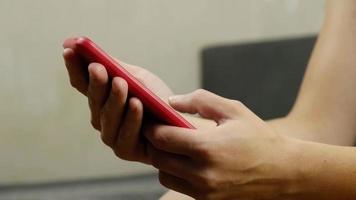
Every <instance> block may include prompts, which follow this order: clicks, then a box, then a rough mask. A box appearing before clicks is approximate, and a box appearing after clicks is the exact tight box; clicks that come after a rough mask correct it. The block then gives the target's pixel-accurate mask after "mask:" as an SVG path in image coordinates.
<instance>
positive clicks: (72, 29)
mask: <svg viewBox="0 0 356 200" xmlns="http://www.w3.org/2000/svg"><path fill="white" fill-rule="evenodd" d="M323 8H324V1H323V0H313V1H306V0H304V1H301V0H288V1H286V0H224V1H208V0H195V1H191V0H179V1H167V0H151V1H147V0H130V1H128V0H76V1H72V0H61V1H58V0H31V1H20V0H0V27H1V28H0V30H1V31H0V76H1V79H0V91H1V92H0V102H1V105H0V134H1V137H0V185H3V186H6V185H23V184H33V183H47V182H58V181H71V180H86V179H96V178H103V177H120V176H129V175H137V174H147V173H151V172H153V171H154V170H153V169H152V168H150V167H148V166H144V165H141V164H138V163H130V162H126V161H122V160H119V159H117V158H116V157H115V156H114V155H113V153H112V151H111V150H109V149H108V148H107V147H105V146H104V145H103V144H102V143H101V141H100V140H99V135H98V133H96V132H95V131H94V130H93V129H92V128H91V126H90V123H89V112H88V109H87V100H86V99H85V98H84V97H83V96H81V95H80V94H78V93H77V92H76V91H75V90H73V89H72V88H71V87H70V85H69V81H68V77H67V75H66V70H65V67H64V65H63V61H62V57H61V54H62V46H61V45H62V41H63V40H64V39H65V38H67V37H70V36H78V35H87V36H90V37H91V38H92V39H93V40H94V41H96V42H97V43H99V44H100V45H101V46H102V47H103V48H104V49H106V50H107V51H108V52H110V53H111V54H112V55H113V56H115V57H117V58H119V59H121V60H123V61H125V62H128V63H132V64H135V65H139V66H143V67H145V68H147V69H148V70H150V71H152V72H154V73H155V74H157V75H158V76H160V77H161V78H162V79H163V80H164V81H166V82H167V83H168V85H169V86H171V88H172V89H173V90H174V91H175V92H176V93H184V92H190V91H192V90H194V89H196V88H199V87H201V80H202V74H201V63H200V55H201V50H202V49H203V48H205V47H208V46H211V45H222V44H230V43H234V44H236V43H245V42H253V41H260V40H268V39H279V38H289V37H299V36H304V35H310V34H316V33H317V32H318V30H319V28H320V26H321V23H322V19H323Z"/></svg>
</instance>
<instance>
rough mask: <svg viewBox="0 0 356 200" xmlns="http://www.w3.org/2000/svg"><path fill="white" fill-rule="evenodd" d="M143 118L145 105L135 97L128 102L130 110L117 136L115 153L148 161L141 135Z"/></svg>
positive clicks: (131, 158) (122, 156)
mask: <svg viewBox="0 0 356 200" xmlns="http://www.w3.org/2000/svg"><path fill="white" fill-rule="evenodd" d="M142 118H143V105H142V103H141V101H140V100H138V99H137V98H134V97H133V98H131V99H130V100H129V102H128V110H127V113H126V116H125V119H124V121H123V123H122V125H121V127H120V130H119V132H118V137H117V138H116V143H115V153H116V155H117V156H119V157H121V158H124V159H125V158H126V159H127V158H129V160H136V161H141V162H145V163H147V162H148V161H147V156H146V154H145V153H146V152H145V151H146V149H145V146H144V144H143V141H142V138H141V137H140V131H141V126H142Z"/></svg>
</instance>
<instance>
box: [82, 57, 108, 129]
mask: <svg viewBox="0 0 356 200" xmlns="http://www.w3.org/2000/svg"><path fill="white" fill-rule="evenodd" d="M88 71H89V86H88V93H87V96H88V100H89V107H90V111H91V123H92V125H93V127H94V128H95V129H97V130H101V126H100V110H101V108H102V107H103V105H104V103H105V101H106V98H107V95H108V90H109V85H108V81H109V78H108V74H107V72H106V70H105V67H104V66H102V65H101V64H98V63H91V64H90V65H89V67H88Z"/></svg>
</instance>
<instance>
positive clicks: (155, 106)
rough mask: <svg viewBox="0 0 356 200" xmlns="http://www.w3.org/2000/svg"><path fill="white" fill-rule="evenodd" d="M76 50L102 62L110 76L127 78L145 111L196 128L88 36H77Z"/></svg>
mask: <svg viewBox="0 0 356 200" xmlns="http://www.w3.org/2000/svg"><path fill="white" fill-rule="evenodd" d="M73 48H74V51H75V52H76V53H78V54H80V55H81V56H82V57H83V58H84V59H86V60H87V61H88V62H96V63H100V64H102V65H103V66H104V67H105V68H106V70H107V72H108V75H109V76H110V77H117V76H118V77H121V78H123V79H124V80H126V82H127V85H128V92H129V95H130V96H133V97H137V98H138V99H140V100H141V102H142V104H143V106H144V109H145V111H149V113H150V114H153V116H154V117H155V118H157V119H158V120H160V121H161V122H163V123H165V124H167V125H172V126H177V127H182V128H190V129H194V126H193V125H192V124H190V123H189V122H188V121H187V120H186V119H184V118H183V117H182V116H181V115H180V114H179V113H177V112H176V111H175V110H174V109H173V108H172V107H170V106H169V105H168V104H166V103H165V102H164V101H163V100H161V99H160V98H159V97H158V96H157V95H155V94H154V93H153V92H152V91H150V90H149V89H148V88H146V87H145V86H144V85H143V84H142V83H141V82H140V81H138V80H137V79H136V78H135V77H134V76H133V75H132V74H130V73H129V72H128V71H127V70H126V69H125V68H124V67H122V66H121V65H120V64H119V63H118V62H116V61H115V59H113V58H112V57H110V56H109V55H108V54H107V53H105V52H104V51H103V50H102V49H101V48H100V47H99V46H98V45H96V44H95V43H94V42H93V41H92V40H90V39H89V38H87V37H78V38H75V42H74V46H73Z"/></svg>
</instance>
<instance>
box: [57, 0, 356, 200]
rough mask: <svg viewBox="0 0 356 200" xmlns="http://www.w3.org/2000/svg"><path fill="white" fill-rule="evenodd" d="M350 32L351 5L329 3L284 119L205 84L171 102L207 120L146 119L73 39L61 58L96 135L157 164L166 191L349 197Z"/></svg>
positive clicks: (162, 92) (148, 78) (355, 178)
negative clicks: (187, 124)
mask: <svg viewBox="0 0 356 200" xmlns="http://www.w3.org/2000/svg"><path fill="white" fill-rule="evenodd" d="M355 35H356V2H355V1H353V0H338V1H336V0H335V1H331V0H330V1H328V2H327V6H326V17H325V22H324V25H323V28H322V30H321V32H320V35H319V38H318V42H317V45H316V47H315V49H314V52H313V55H312V57H311V60H310V63H309V66H308V69H307V71H306V75H305V78H304V81H303V84H302V87H301V90H300V94H299V96H298V99H297V101H296V104H295V106H294V107H293V109H292V111H291V112H290V114H289V115H288V116H286V117H283V118H280V119H275V120H272V121H268V122H264V121H263V120H261V119H259V118H258V117H257V116H256V115H254V114H253V113H252V112H251V111H249V109H248V108H246V107H245V106H244V105H243V104H241V103H240V102H238V101H233V100H228V99H224V98H222V97H219V96H216V95H214V94H212V93H209V92H207V91H203V90H198V91H196V92H194V93H191V94H188V95H184V96H179V97H176V98H173V99H171V101H170V104H171V106H173V107H174V108H175V109H177V110H179V111H181V112H188V113H198V114H200V116H202V117H203V118H206V119H207V120H203V119H202V118H197V117H192V118H190V121H191V122H192V123H193V124H195V126H196V127H198V130H187V129H182V128H176V127H169V126H164V125H155V124H152V123H146V122H145V119H144V118H143V108H142V103H141V102H140V101H139V100H138V99H136V98H129V99H128V98H127V84H126V82H125V81H124V80H122V79H121V78H118V77H117V78H114V79H113V80H112V81H111V83H110V81H109V80H108V78H107V73H106V71H105V68H104V67H103V66H101V65H100V64H96V63H91V64H90V65H89V67H88V63H84V62H83V61H82V60H81V59H80V57H79V56H78V55H76V53H75V52H74V51H73V50H72V49H71V47H72V45H73V43H72V42H71V40H68V41H67V42H65V43H64V48H65V50H64V53H63V57H64V59H65V63H66V66H67V70H68V74H69V77H70V82H71V84H72V86H73V87H74V88H76V89H78V90H79V91H80V92H81V93H83V94H84V95H86V96H87V98H88V101H89V107H90V110H91V123H92V125H93V127H94V128H96V129H97V130H99V131H100V133H101V139H102V140H103V142H104V143H105V144H106V145H108V146H109V147H111V148H112V149H113V151H114V152H115V154H116V155H117V156H118V157H120V158H122V159H126V160H131V161H139V162H143V163H146V164H152V165H153V166H155V167H156V168H158V169H159V174H160V177H159V178H160V182H161V183H162V184H163V185H165V186H166V187H168V188H170V189H173V190H176V191H178V192H181V193H184V194H187V195H189V196H192V197H194V198H197V199H355V197H356V193H355V191H356V188H355V185H356V170H355V166H356V152H355V151H356V150H355V148H354V147H347V146H348V145H351V144H353V143H354V141H355V137H356V136H355V133H356V125H355V124H356V123H354V122H355V120H356V93H355V92H354V85H356V79H355V78H354V75H355V74H356V59H354V57H353V53H354V52H356V37H355ZM122 64H123V65H124V67H125V68H127V70H129V71H130V72H131V73H132V74H133V75H134V76H136V78H138V79H139V80H140V81H141V82H142V83H143V84H145V85H146V86H147V87H148V88H150V89H151V90H152V91H153V92H155V93H156V94H158V95H159V96H160V97H161V98H162V99H165V100H166V99H168V97H169V96H171V95H172V94H173V93H172V92H171V90H170V89H169V87H167V86H166V85H165V84H164V83H163V82H162V81H161V80H160V79H159V78H158V77H156V76H155V75H153V74H152V73H150V72H148V71H147V70H144V69H143V68H140V67H136V66H131V65H128V64H124V63H122ZM197 102H198V103H197ZM211 102H215V103H211ZM211 105H215V106H214V107H211ZM216 105H218V106H216ZM143 135H144V136H145V137H146V138H143ZM146 140H148V141H149V142H147V141H146ZM168 141H169V142H168ZM222 158H223V159H222ZM179 198H181V199H189V198H188V197H187V196H181V195H179V194H177V193H172V192H171V193H168V194H167V195H166V196H164V197H163V198H162V199H179Z"/></svg>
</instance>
